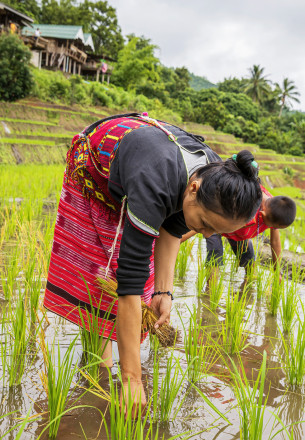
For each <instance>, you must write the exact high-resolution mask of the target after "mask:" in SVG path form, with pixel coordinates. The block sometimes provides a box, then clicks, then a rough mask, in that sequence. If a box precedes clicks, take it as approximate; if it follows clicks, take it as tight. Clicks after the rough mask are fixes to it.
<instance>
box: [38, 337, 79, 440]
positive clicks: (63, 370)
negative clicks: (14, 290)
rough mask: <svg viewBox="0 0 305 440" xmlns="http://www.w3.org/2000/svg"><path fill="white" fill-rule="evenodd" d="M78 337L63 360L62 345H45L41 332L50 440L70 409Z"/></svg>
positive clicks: (43, 383) (41, 376) (43, 381)
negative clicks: (66, 410) (63, 415)
mask: <svg viewBox="0 0 305 440" xmlns="http://www.w3.org/2000/svg"><path fill="white" fill-rule="evenodd" d="M77 338H78V336H77V337H76V338H74V339H73V341H72V342H71V343H70V345H69V348H68V349H67V351H66V353H65V354H64V356H63V358H62V357H61V354H60V351H61V349H60V345H59V344H58V345H57V354H56V350H55V344H54V343H53V345H52V347H51V349H49V347H48V345H47V344H46V343H45V339H44V335H43V332H40V348H41V351H42V353H43V358H44V371H41V372H40V373H39V376H40V379H41V383H42V385H43V388H44V390H45V392H46V394H47V398H48V409H49V413H48V421H49V438H55V437H56V436H57V432H58V429H59V425H60V421H61V417H62V414H63V413H64V411H65V409H66V408H67V407H68V405H69V402H70V400H71V395H72V394H73V393H71V395H70V396H69V397H68V395H69V392H70V388H71V385H72V381H73V378H74V375H75V373H76V371H77V364H75V365H74V366H73V356H74V348H75V342H76V340H77Z"/></svg>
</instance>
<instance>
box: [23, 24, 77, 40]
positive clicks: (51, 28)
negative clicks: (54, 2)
mask: <svg viewBox="0 0 305 440" xmlns="http://www.w3.org/2000/svg"><path fill="white" fill-rule="evenodd" d="M37 28H38V29H39V30H40V35H41V36H42V37H45V38H56V39H62V40H77V39H80V40H81V41H82V42H83V43H84V44H85V39H84V33H83V28H82V27H81V26H68V25H63V24H39V23H38V24H37V23H35V24H33V26H32V27H29V26H27V27H25V28H23V30H22V34H23V35H35V31H36V29H37Z"/></svg>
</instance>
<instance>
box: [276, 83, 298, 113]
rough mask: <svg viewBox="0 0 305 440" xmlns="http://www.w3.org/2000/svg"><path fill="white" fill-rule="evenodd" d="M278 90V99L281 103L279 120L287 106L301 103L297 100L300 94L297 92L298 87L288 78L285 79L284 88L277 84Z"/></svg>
mask: <svg viewBox="0 0 305 440" xmlns="http://www.w3.org/2000/svg"><path fill="white" fill-rule="evenodd" d="M275 86H276V88H277V90H278V97H279V100H280V103H281V108H280V113H279V118H280V117H281V116H282V111H283V108H284V107H285V105H287V104H290V102H289V101H290V100H291V101H296V102H300V100H299V99H298V98H297V96H299V95H300V94H299V92H298V91H297V90H296V89H297V88H296V86H295V85H294V82H293V81H290V80H289V79H288V78H284V80H283V87H281V86H280V85H279V84H278V83H276V84H275Z"/></svg>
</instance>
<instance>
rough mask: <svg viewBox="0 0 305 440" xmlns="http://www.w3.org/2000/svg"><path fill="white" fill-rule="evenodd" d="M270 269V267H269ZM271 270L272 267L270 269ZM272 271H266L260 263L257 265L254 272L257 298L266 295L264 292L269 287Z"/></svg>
mask: <svg viewBox="0 0 305 440" xmlns="http://www.w3.org/2000/svg"><path fill="white" fill-rule="evenodd" d="M270 269H271V268H270ZM271 270H272V269H271ZM271 274H272V272H271V271H270V270H269V271H267V270H266V269H264V268H263V267H262V265H257V272H256V292H257V299H258V300H261V299H262V298H264V297H265V296H266V292H268V290H269V289H270V285H271Z"/></svg>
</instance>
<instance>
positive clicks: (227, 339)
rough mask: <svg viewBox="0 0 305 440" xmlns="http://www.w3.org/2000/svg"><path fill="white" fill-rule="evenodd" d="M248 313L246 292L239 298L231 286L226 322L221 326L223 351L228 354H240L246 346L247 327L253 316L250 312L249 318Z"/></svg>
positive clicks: (228, 295) (227, 302)
mask: <svg viewBox="0 0 305 440" xmlns="http://www.w3.org/2000/svg"><path fill="white" fill-rule="evenodd" d="M252 307H253V306H252ZM251 310H252V309H251ZM246 311H247V294H246V292H244V293H243V294H242V295H241V298H239V295H238V294H235V293H234V290H233V287H232V286H229V287H228V294H227V301H226V317H225V320H224V322H221V324H220V334H221V338H222V344H223V349H224V351H225V352H226V353H228V354H231V355H232V354H234V353H238V352H240V351H241V350H243V349H244V348H245V346H246V340H247V337H248V331H247V325H248V321H249V318H250V315H251V313H249V312H248V316H245V315H246Z"/></svg>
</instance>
